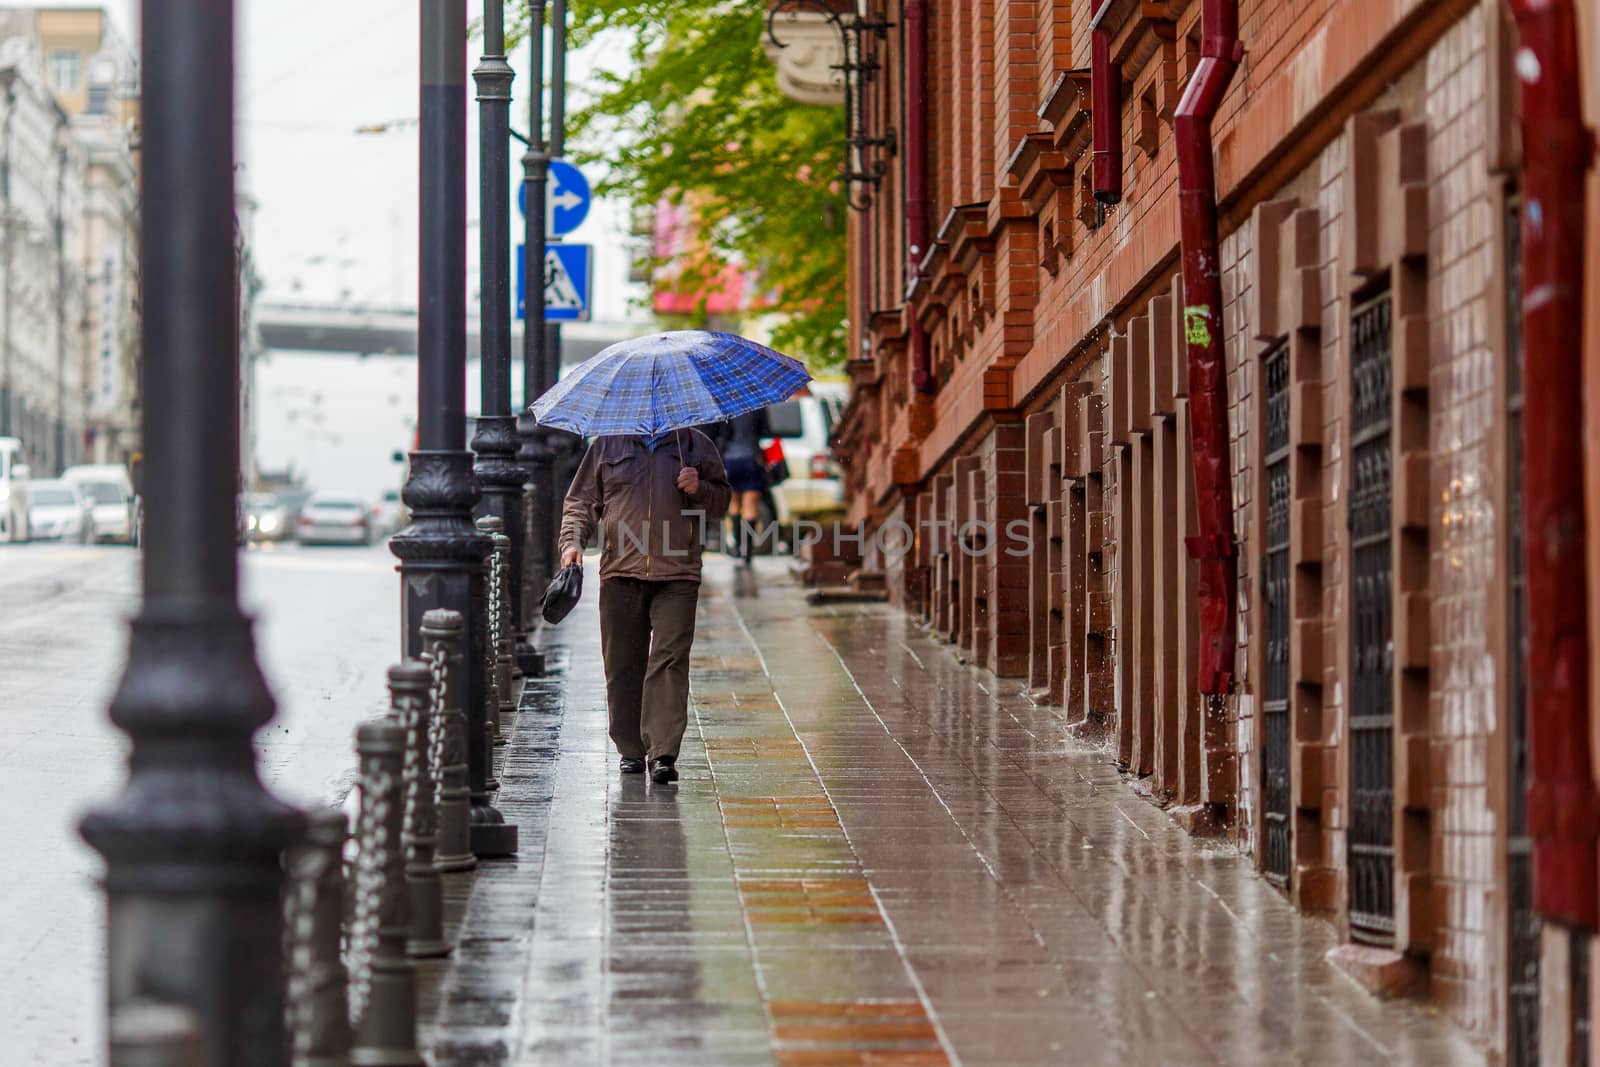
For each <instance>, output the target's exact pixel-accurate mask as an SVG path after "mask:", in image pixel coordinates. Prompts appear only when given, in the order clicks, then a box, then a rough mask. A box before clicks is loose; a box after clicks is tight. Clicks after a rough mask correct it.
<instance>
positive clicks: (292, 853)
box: [284, 811, 350, 1067]
mask: <svg viewBox="0 0 1600 1067" xmlns="http://www.w3.org/2000/svg"><path fill="white" fill-rule="evenodd" d="M347 829H348V827H347V825H346V823H345V817H344V812H342V811H325V812H321V813H319V814H316V815H313V816H312V818H311V823H310V826H309V827H308V829H307V831H306V836H305V840H303V841H302V842H300V844H298V845H296V846H295V847H294V848H292V849H290V850H289V855H288V867H289V892H288V895H287V897H286V898H285V901H284V921H285V925H286V927H287V930H288V939H289V948H288V957H289V1039H290V1051H291V1061H290V1062H291V1063H293V1065H294V1067H345V1065H346V1064H348V1063H349V1062H350V1014H349V1005H348V1003H347V1002H346V1000H345V982H346V976H345V970H344V959H343V957H342V956H341V955H340V938H341V936H342V934H343V931H344V901H345V892H344V842H345V834H346V831H347Z"/></svg>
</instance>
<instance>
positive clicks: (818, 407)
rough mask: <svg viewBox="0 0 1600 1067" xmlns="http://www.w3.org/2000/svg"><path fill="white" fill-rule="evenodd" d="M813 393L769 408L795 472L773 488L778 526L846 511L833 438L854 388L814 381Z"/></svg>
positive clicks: (769, 420) (773, 429)
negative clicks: (840, 416)
mask: <svg viewBox="0 0 1600 1067" xmlns="http://www.w3.org/2000/svg"><path fill="white" fill-rule="evenodd" d="M808 394H809V395H805V396H798V397H795V398H794V399H793V400H786V401H784V402H783V403H781V404H773V405H771V406H769V407H768V408H767V423H768V424H769V426H770V427H771V432H772V436H773V437H775V438H777V439H778V440H779V441H781V442H782V444H783V459H784V463H785V464H786V465H787V466H788V468H789V477H788V478H787V479H786V480H784V481H782V482H780V483H779V484H777V485H775V486H773V487H772V498H773V503H774V504H775V505H776V506H777V509H778V516H777V518H778V522H779V523H781V524H783V525H785V526H787V525H789V524H790V523H792V522H794V521H795V520H796V519H808V518H813V517H815V516H819V515H823V514H827V513H829V512H835V511H840V510H842V509H843V508H844V482H843V481H842V480H841V479H840V477H839V467H838V464H836V463H835V462H834V460H833V454H832V452H831V451H830V449H829V447H828V438H829V436H830V435H831V434H832V433H833V428H834V426H835V425H836V424H837V423H838V422H839V415H840V413H841V412H842V411H843V410H844V405H845V403H846V402H847V401H848V400H849V399H850V387H849V386H847V385H844V384H842V383H837V382H812V383H811V384H810V386H809V389H808Z"/></svg>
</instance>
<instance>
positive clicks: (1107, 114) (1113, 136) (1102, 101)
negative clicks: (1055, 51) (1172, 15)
mask: <svg viewBox="0 0 1600 1067" xmlns="http://www.w3.org/2000/svg"><path fill="white" fill-rule="evenodd" d="M1110 3H1111V0H1098V3H1096V4H1095V9H1094V14H1095V18H1096V19H1098V18H1099V17H1100V13H1101V12H1103V11H1104V10H1105V9H1106V6H1107V5H1109V4H1110ZM1208 10H1209V8H1208ZM1089 82H1090V88H1089V92H1090V101H1089V104H1090V117H1091V119H1092V120H1093V123H1094V198H1095V199H1096V200H1098V201H1100V202H1101V203H1102V204H1116V203H1120V202H1121V200H1122V72H1121V71H1120V70H1118V69H1116V68H1114V67H1113V66H1112V64H1111V35H1110V34H1109V33H1106V32H1105V31H1104V30H1099V29H1096V30H1094V32H1093V33H1092V34H1090V52H1089Z"/></svg>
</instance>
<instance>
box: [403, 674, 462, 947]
mask: <svg viewBox="0 0 1600 1067" xmlns="http://www.w3.org/2000/svg"><path fill="white" fill-rule="evenodd" d="M432 689H433V671H432V670H431V669H430V668H429V667H428V665H427V664H425V663H420V662H418V661H417V660H406V662H404V663H402V664H400V665H399V666H397V667H391V668H389V701H390V706H391V707H392V708H393V712H392V714H393V716H394V720H395V722H396V724H397V725H399V727H400V729H402V730H404V731H405V733H406V758H405V765H404V772H403V780H404V785H405V813H404V818H403V819H402V822H401V832H400V838H401V842H402V845H403V847H404V848H405V851H406V888H407V890H408V892H409V893H410V897H411V932H410V934H409V935H407V937H406V955H408V956H410V957H411V958H413V959H428V958H433V957H438V956H448V955H449V954H450V944H449V942H447V941H446V940H445V939H444V884H443V883H442V882H441V881H440V879H439V869H438V868H437V867H435V866H434V864H433V849H434V843H435V841H436V835H437V833H438V829H437V826H438V809H437V808H436V807H435V803H434V789H433V772H432V770H431V769H430V768H429V766H428V764H429V758H428V757H429V748H430V746H429V744H428V742H429V735H430V725H431V723H432V720H433V708H432V700H431V699H430V698H431V696H432Z"/></svg>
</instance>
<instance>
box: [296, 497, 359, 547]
mask: <svg viewBox="0 0 1600 1067" xmlns="http://www.w3.org/2000/svg"><path fill="white" fill-rule="evenodd" d="M296 532H297V534H298V535H299V538H300V543H301V544H302V545H370V544H372V543H373V541H375V540H376V539H377V535H376V534H375V533H374V532H373V529H372V518H371V513H370V512H369V511H368V510H367V505H366V504H363V503H362V502H361V501H359V500H349V499H335V498H331V497H313V498H311V500H309V501H307V502H306V506H305V507H303V508H301V509H300V520H299V523H298V524H297V526H296Z"/></svg>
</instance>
